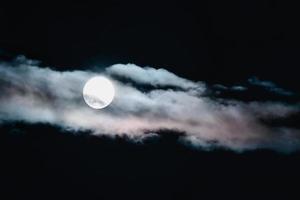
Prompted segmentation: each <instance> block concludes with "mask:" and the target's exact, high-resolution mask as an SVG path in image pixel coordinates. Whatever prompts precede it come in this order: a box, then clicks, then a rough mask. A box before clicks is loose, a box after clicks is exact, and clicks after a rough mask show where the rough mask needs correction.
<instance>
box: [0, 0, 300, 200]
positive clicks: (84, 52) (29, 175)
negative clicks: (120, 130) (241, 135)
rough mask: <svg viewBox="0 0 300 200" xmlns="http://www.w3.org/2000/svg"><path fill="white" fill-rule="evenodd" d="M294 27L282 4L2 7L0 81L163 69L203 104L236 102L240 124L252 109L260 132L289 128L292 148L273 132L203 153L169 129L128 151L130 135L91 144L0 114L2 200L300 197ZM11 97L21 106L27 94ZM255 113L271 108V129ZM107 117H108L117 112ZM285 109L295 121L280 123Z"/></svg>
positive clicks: (85, 134) (97, 138) (295, 19)
mask: <svg viewBox="0 0 300 200" xmlns="http://www.w3.org/2000/svg"><path fill="white" fill-rule="evenodd" d="M298 23H299V12H298V9H297V7H296V6H293V5H288V3H287V2H285V1H265V0H260V1H258V0H257V1H229V2H228V1H221V0H218V1H215V0H212V1H199V2H197V3H196V1H195V2H192V1H191V2H190V1H181V2H179V1H158V2H155V1H120V2H118V1H103V2H102V1H98V2H97V3H92V2H89V1H84V2H83V3H74V2H73V3H71V2H64V3H62V2H60V3H53V2H51V1H45V2H40V3H29V2H26V1H24V2H13V1H9V2H7V3H3V4H2V3H1V6H0V24H1V28H0V60H1V68H0V76H2V77H6V74H5V73H7V74H9V73H15V76H14V77H17V78H20V77H21V78H22V77H25V78H24V81H25V82H26V81H28V84H29V85H30V84H31V85H34V84H35V83H31V81H30V80H27V79H26V77H27V74H22V73H23V72H20V71H14V68H12V69H11V70H7V71H5V70H6V68H5V67H3V69H2V63H6V64H7V63H9V64H7V65H12V66H13V67H15V68H16V69H17V68H18V62H22V64H24V63H25V64H28V63H29V59H30V60H38V61H39V62H40V63H39V64H38V66H39V67H40V68H42V69H45V68H46V67H50V68H51V69H52V70H53V71H51V72H49V74H50V73H53V74H56V73H59V72H65V71H72V70H79V71H86V70H92V71H93V70H96V71H97V70H99V69H100V71H101V70H104V69H106V68H108V67H109V66H111V65H114V64H124V66H125V67H126V66H127V67H128V65H127V64H128V63H132V64H135V65H137V66H139V67H141V68H144V67H151V69H152V68H153V69H158V68H163V69H165V70H167V71H169V72H171V73H173V74H176V75H177V76H179V77H182V78H184V79H186V80H188V81H189V82H188V84H196V85H197V84H198V81H201V82H203V83H205V88H206V89H207V90H206V92H204V93H203V94H201V95H203V96H204V97H205V98H209V99H211V101H212V102H219V101H220V102H221V103H220V105H222V106H224V107H225V108H227V107H226V106H227V104H228V101H229V100H235V101H238V102H241V103H238V105H242V107H243V106H245V109H246V111H244V110H242V111H241V113H243V112H245V113H246V115H247V116H248V113H247V109H249V108H248V107H247V106H248V105H251V106H252V107H251V106H250V109H251V108H253V110H254V111H253V112H254V114H251V113H250V114H249V118H250V119H252V117H253V116H256V115H261V116H262V117H261V118H259V124H260V123H262V124H264V126H263V128H262V129H263V130H264V129H267V131H269V132H272V130H274V133H275V134H281V133H282V132H275V129H276V130H277V129H278V130H279V129H280V130H281V128H282V130H283V131H287V135H288V136H287V137H289V138H290V139H289V140H284V138H282V139H281V138H280V136H277V135H275V136H274V137H269V135H268V134H269V132H268V134H267V136H266V137H264V138H263V139H264V140H263V141H262V142H261V143H259V142H258V143H254V144H255V145H256V144H257V146H258V147H259V148H254V147H253V146H250V148H248V146H245V145H244V144H242V145H241V146H237V147H236V148H235V147H232V146H230V145H227V143H226V144H225V143H224V144H225V145H215V146H214V143H217V144H218V142H220V141H221V143H222V141H225V142H226V141H227V140H226V139H224V140H222V139H223V138H221V139H220V141H219V140H218V139H219V138H218V137H217V139H216V140H217V141H215V140H211V141H209V143H210V144H212V148H203V147H201V145H200V147H199V146H197V145H196V146H194V145H190V144H187V143H185V142H182V140H181V139H182V135H184V134H185V133H184V132H181V131H176V130H170V129H166V130H159V131H158V132H157V134H158V137H153V138H152V137H149V138H146V139H145V140H143V141H133V140H132V139H130V136H126V135H125V136H119V135H117V136H113V137H110V136H107V135H106V136H105V135H101V134H100V135H95V134H93V131H91V130H79V131H73V130H72V128H71V129H65V128H64V127H62V126H60V124H58V123H53V124H52V125H50V124H51V123H50V124H48V123H47V121H46V123H44V122H43V121H38V120H36V119H35V118H34V117H32V116H31V115H30V117H32V118H33V121H31V119H30V120H27V121H26V120H22V118H20V116H21V115H19V114H18V116H17V117H19V118H18V119H21V120H14V119H13V120H11V118H10V117H8V116H10V115H7V116H5V112H10V110H9V109H10V108H9V109H8V111H6V110H5V109H4V108H2V107H0V186H1V188H0V198H1V199H21V198H22V199H127V198H128V199H220V198H225V199H227V198H231V199H247V198H250V199H263V198H264V199H272V198H276V197H277V198H281V199H291V198H292V197H295V196H297V195H298V196H299V194H297V187H298V183H299V180H300V173H299V169H300V154H299V149H300V148H299V147H300V142H299V141H300V131H299V129H300V126H299V124H300V123H299V122H300V111H299V102H300V101H299V100H300V98H299V90H300V88H299V83H298V82H299V80H298V79H299V73H298V67H299V65H300V59H299V56H298V54H299V53H300V39H299V35H300V32H299V30H298ZM20 56H21V57H20ZM25 57H26V58H25ZM20 58H21V61H20ZM18 59H19V60H18ZM26 59H28V60H26ZM24 60H25V61H24ZM23 62H24V63H23ZM32 62H33V61H32ZM28 65H31V64H28ZM3 66H4V64H3ZM5 66H6V65H5ZM29 68H30V67H29ZM109 70H110V71H108V72H106V73H108V74H109V75H111V76H112V77H114V78H116V80H118V81H120V82H122V81H123V82H124V81H125V82H126V83H127V82H129V83H130V86H132V87H133V88H134V87H137V88H138V89H139V91H143V92H148V91H151V90H154V89H157V87H158V86H157V85H150V86H147V82H145V83H143V82H136V83H134V81H135V80H134V79H132V80H129V79H130V78H131V77H130V76H129V77H125V76H124V77H123V78H124V79H122V77H118V74H117V72H118V71H117V70H118V69H116V68H115V69H114V68H109ZM113 70H115V71H113ZM1 73H3V74H1ZM30 77H31V76H30ZM49 79H50V80H51V78H49ZM127 79H128V80H127ZM5 81H7V80H6V79H5V78H3V79H1V78H0V89H1V93H4V94H6V93H5V92H6V90H5V88H6V87H7V86H8V87H9V88H10V87H12V86H10V85H9V84H10V83H7V82H5ZM63 83H65V82H63ZM183 83H185V82H183ZM66 84H67V83H66ZM135 84H136V85H135ZM160 86H161V85H160ZM160 86H159V87H160ZM169 86H170V87H171V89H174V90H177V89H178V90H180V91H185V89H186V88H184V87H183V86H182V88H180V87H181V86H180V85H179V86H178V85H176V84H174V85H171V84H170V85H168V84H167V85H166V86H165V85H162V86H161V88H162V89H166V87H168V88H169ZM43 87H44V86H43ZM61 87H64V85H61ZM197 87H198V85H197ZM201 87H202V86H201ZM161 88H159V89H161ZM58 89H59V88H58ZM197 89H198V88H197ZM16 90H18V91H21V92H23V95H25V96H26V92H28V91H29V90H27V88H17V89H16ZM3 91H4V92H3ZM14 91H15V90H14ZM47 92H48V90H47ZM7 94H11V93H7ZM53 95H54V96H53ZM55 95H56V93H52V92H51V91H50V92H48V93H46V97H47V100H43V102H45V103H47V104H51V102H52V101H54V100H55V98H56V97H55ZM3 96H4V95H3V94H1V95H0V102H1V103H3V102H6V101H7V99H5V97H3ZM38 98H40V96H38ZM42 98H44V96H42ZM252 102H260V103H261V102H262V103H267V105H268V106H269V107H270V108H268V109H270V111H269V110H268V111H266V112H268V113H271V114H269V115H271V117H267V118H264V115H265V113H264V109H265V107H264V106H261V105H260V104H259V105H258V106H257V105H256V104H254V105H252V104H251V103H252ZM59 103H60V102H59ZM3 105H4V104H3ZM5 105H6V104H5ZM51 105H52V104H51ZM205 105H206V104H205ZM274 105H276V107H275V106H274ZM3 107H5V106H3ZM111 107H113V104H112V106H111ZM15 109H18V107H16V108H15ZM111 109H112V110H109V109H108V111H107V112H112V113H114V112H115V110H113V108H111ZM242 109H244V107H243V108H242ZM266 109H267V108H266ZM272 109H278V113H279V114H278V116H279V117H277V110H272ZM284 109H286V110H287V111H286V112H291V113H292V114H290V115H285V114H282V115H281V112H283V111H282V110H284ZM145 110H146V111H145ZM145 110H143V111H139V112H138V113H137V114H136V113H134V114H136V115H137V116H141V117H142V118H143V117H144V114H145V113H147V112H148V113H149V112H151V109H150V110H147V109H145ZM290 110H291V111H290ZM4 111H5V112H4ZM64 111H65V110H64ZM238 111H240V110H238ZM153 112H154V111H153ZM124 113H125V114H126V112H125V111H124ZM124 113H122V114H123V115H122V116H124V115H125V114H124ZM166 113H167V114H168V112H167V111H166ZM257 113H263V114H257ZM274 113H275V114H274ZM159 114H160V115H159V116H163V115H162V114H165V113H159ZM205 114H206V113H205ZM40 115H43V114H40ZM182 115H184V116H185V115H188V113H185V112H184V113H182ZM273 115H274V116H273ZM275 115H276V116H275ZM3 116H4V117H3ZM28 116H29V115H28ZM213 116H215V115H213ZM5 117H7V118H5ZM17 117H16V118H17ZM26 117H27V116H26ZM199 117H203V116H199ZM12 118H13V117H12ZM41 118H43V116H41ZM125 119H126V118H125ZM147 119H148V118H147ZM151 119H152V118H151ZM222 119H223V118H222ZM245 119H246V120H248V118H247V117H246V118H245ZM241 120H243V118H242V119H241ZM242 122H243V121H242ZM251 122H252V121H251ZM115 123H116V124H118V123H119V122H118V121H117V120H116V122H115ZM190 123H191V124H192V123H197V121H196V122H194V121H191V122H190ZM200 123H202V121H200ZM253 124H254V126H255V124H256V123H253ZM253 124H252V123H251V125H253ZM116 126H117V125H116ZM167 127H169V126H167ZM286 127H288V129H285V128H286ZM188 128H190V127H188ZM106 130H110V129H106ZM189 130H190V129H189ZM241 130H246V129H243V128H242V129H241ZM247 130H248V129H247ZM250 130H251V131H252V130H256V129H250ZM258 130H259V131H260V130H261V129H258ZM289 130H292V132H288V131H289ZM187 132H188V131H187ZM277 137H278V138H277ZM268 138H275V139H274V142H272V141H273V140H272V141H271V142H268V141H265V139H268ZM277 143H278V144H277ZM210 144H209V145H210ZM247 144H248V143H247ZM251 145H252V143H251ZM231 147H232V148H231ZM2 196H3V197H2ZM296 199H297V198H296Z"/></svg>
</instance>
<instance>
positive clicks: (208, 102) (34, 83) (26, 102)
mask: <svg viewBox="0 0 300 200" xmlns="http://www.w3.org/2000/svg"><path fill="white" fill-rule="evenodd" d="M17 61H18V62H14V63H1V64H0V75H1V76H0V89H1V94H0V121H1V122H2V123H7V122H12V121H24V122H27V123H49V124H52V125H57V126H60V127H62V128H64V129H68V130H73V131H77V130H87V131H91V132H92V133H93V134H96V135H97V134H106V135H111V136H114V135H126V136H128V137H130V138H132V139H137V140H140V139H142V138H144V137H148V136H151V135H155V134H156V133H158V132H159V131H160V130H171V131H174V132H178V131H179V132H183V133H184V136H182V138H181V140H182V141H183V142H185V143H188V144H192V145H194V146H198V147H203V148H213V147H224V148H229V149H232V150H238V151H243V150H248V149H256V148H270V149H274V150H279V151H294V150H298V149H299V148H300V131H299V130H297V129H293V128H290V127H284V126H276V127H270V126H267V125H265V124H264V123H263V121H264V120H272V119H277V118H285V117H288V116H289V115H291V114H294V113H298V112H299V104H293V105H288V104H284V103H279V102H250V103H244V102H241V101H236V100H221V99H217V100H216V99H214V100H213V99H212V98H210V97H209V96H207V95H204V93H205V91H206V86H205V84H204V83H202V82H194V81H191V80H187V79H184V78H181V77H178V76H177V75H175V74H173V73H171V72H169V71H167V70H165V69H155V68H151V67H147V68H142V67H139V66H136V65H134V64H127V65H124V64H117V65H113V66H110V67H107V68H106V69H105V70H103V71H102V72H100V73H99V72H98V73H96V72H92V71H78V70H77V71H65V72H60V71H55V70H53V69H51V68H45V67H39V66H38V63H37V62H33V61H30V60H27V59H24V58H22V57H21V58H18V59H17ZM100 74H101V75H105V76H107V77H109V78H110V79H111V80H112V81H113V84H114V86H115V89H116V97H115V99H114V100H113V102H112V104H111V105H110V106H108V107H107V108H105V109H103V110H93V109H91V108H90V107H88V106H87V105H86V104H85V103H84V101H83V98H82V88H83V86H84V83H85V82H86V81H87V80H88V79H89V78H91V77H93V76H96V75H100ZM122 78H123V79H128V80H130V81H131V82H134V83H135V85H139V84H140V85H143V86H151V87H153V89H151V90H149V91H143V90H141V89H139V88H138V87H135V85H132V84H130V83H127V82H124V81H122V80H123V79H122ZM174 88H179V90H177V89H174Z"/></svg>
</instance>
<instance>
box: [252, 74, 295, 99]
mask: <svg viewBox="0 0 300 200" xmlns="http://www.w3.org/2000/svg"><path fill="white" fill-rule="evenodd" d="M248 82H249V83H250V84H252V85H256V86H260V87H263V88H265V89H266V90H268V91H270V92H273V93H276V94H280V95H284V96H291V95H293V94H294V93H293V92H291V91H288V90H285V89H283V88H280V87H278V86H277V85H276V84H275V83H273V82H271V81H263V80H259V79H258V78H257V77H251V78H249V79H248Z"/></svg>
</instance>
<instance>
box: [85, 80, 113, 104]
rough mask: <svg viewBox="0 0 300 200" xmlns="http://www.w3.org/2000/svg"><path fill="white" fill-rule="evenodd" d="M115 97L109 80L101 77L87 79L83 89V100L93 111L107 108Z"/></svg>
mask: <svg viewBox="0 0 300 200" xmlns="http://www.w3.org/2000/svg"><path fill="white" fill-rule="evenodd" d="M114 96H115V89H114V87H113V84H112V82H111V81H110V80H108V79H107V78H105V77H103V76H96V77H93V78H91V79H89V80H88V81H87V82H86V83H85V85H84V87H83V98H84V101H85V102H86V104H87V105H89V106H90V107H92V108H94V109H101V108H105V107H106V106H108V105H109V104H110V103H111V102H112V100H113V98H114Z"/></svg>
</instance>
